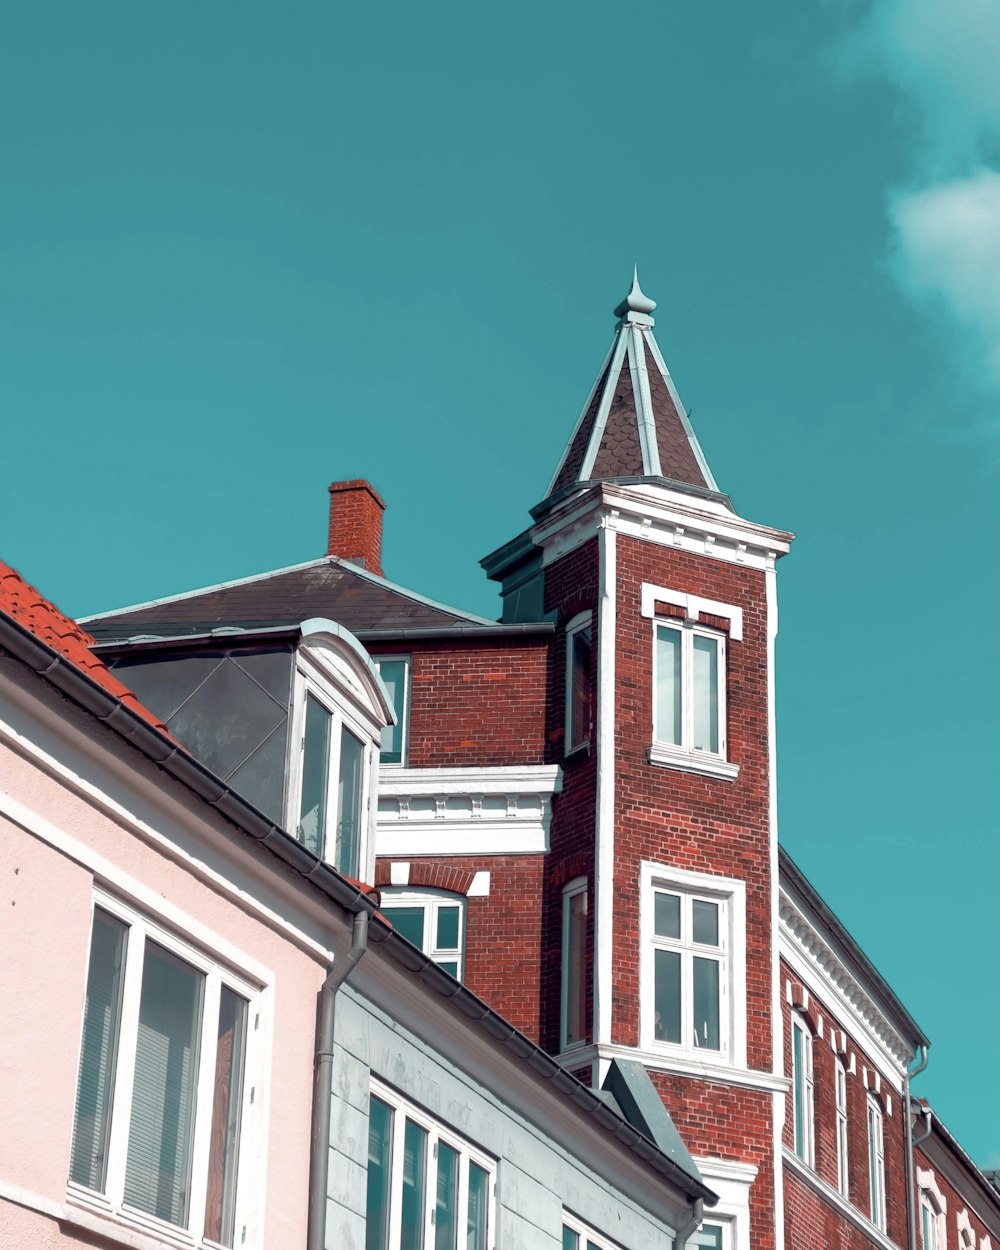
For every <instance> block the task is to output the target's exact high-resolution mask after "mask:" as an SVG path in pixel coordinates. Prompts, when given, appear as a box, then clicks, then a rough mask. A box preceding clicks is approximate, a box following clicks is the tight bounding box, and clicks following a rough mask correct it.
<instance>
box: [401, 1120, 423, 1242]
mask: <svg viewBox="0 0 1000 1250" xmlns="http://www.w3.org/2000/svg"><path fill="white" fill-rule="evenodd" d="M426 1174H427V1131H426V1129H422V1128H421V1127H420V1125H419V1124H414V1123H413V1121H412V1120H407V1121H406V1127H405V1128H404V1130H403V1202H402V1223H401V1226H400V1239H399V1245H400V1250H423V1244H424V1193H425V1191H426V1188H427V1175H426Z"/></svg>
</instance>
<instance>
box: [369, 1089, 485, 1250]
mask: <svg viewBox="0 0 1000 1250" xmlns="http://www.w3.org/2000/svg"><path fill="white" fill-rule="evenodd" d="M369 1092H370V1094H371V1095H374V1097H376V1098H378V1099H379V1100H380V1101H381V1102H384V1103H386V1104H387V1105H388V1106H389V1107H391V1108H392V1111H393V1117H392V1147H391V1150H390V1155H389V1173H390V1181H389V1239H388V1246H389V1250H397V1247H398V1246H399V1242H400V1232H401V1224H400V1221H401V1208H402V1192H403V1161H404V1148H403V1140H404V1133H405V1129H406V1121H407V1120H412V1121H413V1122H414V1123H415V1124H418V1125H419V1126H420V1128H422V1129H423V1130H424V1131H425V1132H426V1133H427V1147H428V1149H427V1160H426V1163H427V1173H426V1176H425V1178H424V1184H425V1191H424V1192H425V1200H424V1221H425V1223H424V1241H423V1244H424V1245H425V1246H431V1245H433V1244H434V1224H433V1213H434V1208H435V1201H434V1195H435V1193H436V1191H437V1158H438V1149H437V1147H438V1144H439V1143H440V1142H444V1143H445V1145H447V1146H450V1147H451V1148H452V1150H454V1151H456V1152H457V1154H458V1158H459V1173H458V1176H459V1182H458V1202H457V1206H456V1213H455V1225H456V1227H457V1228H458V1229H459V1235H460V1237H461V1236H462V1233H461V1230H462V1229H464V1228H465V1227H466V1221H467V1219H468V1202H469V1164H470V1163H475V1164H477V1165H478V1166H479V1167H480V1168H482V1169H483V1171H484V1172H486V1173H487V1175H488V1176H489V1198H488V1201H487V1208H486V1211H487V1214H486V1219H487V1234H486V1244H487V1247H488V1248H489V1250H494V1248H495V1246H496V1238H497V1233H496V1172H497V1164H496V1160H495V1159H494V1158H492V1157H491V1156H490V1155H488V1154H485V1153H484V1152H483V1151H482V1150H480V1149H479V1148H478V1147H477V1146H475V1145H473V1144H472V1143H471V1142H469V1141H467V1140H466V1139H465V1138H464V1137H461V1136H459V1134H457V1133H455V1132H454V1131H453V1130H452V1129H450V1128H448V1127H447V1126H446V1125H444V1124H442V1123H441V1122H440V1121H439V1120H436V1119H435V1118H434V1117H433V1116H431V1115H428V1114H427V1112H426V1111H424V1110H423V1109H422V1108H420V1107H417V1106H415V1105H414V1104H413V1103H412V1102H410V1101H409V1099H407V1098H404V1097H403V1095H402V1094H400V1093H398V1092H397V1091H396V1090H394V1089H392V1088H391V1087H390V1086H388V1085H386V1084H384V1082H382V1081H380V1080H379V1079H378V1078H377V1077H376V1076H374V1075H373V1076H372V1077H371V1079H370V1082H369ZM369 1106H370V1103H369Z"/></svg>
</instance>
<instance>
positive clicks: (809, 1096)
mask: <svg viewBox="0 0 1000 1250" xmlns="http://www.w3.org/2000/svg"><path fill="white" fill-rule="evenodd" d="M791 1027H792V1149H793V1150H794V1151H795V1154H796V1155H797V1156H798V1157H799V1158H800V1159H801V1160H802V1162H803V1163H804V1164H805V1165H806V1166H807V1167H810V1168H814V1167H815V1166H816V1099H815V1084H814V1077H813V1035H812V1029H810V1027H809V1022H808V1020H806V1018H805V1017H804V1016H803V1015H802V1014H801V1012H798V1011H793V1012H792V1026H791ZM796 1035H798V1036H799V1037H801V1039H802V1046H801V1054H802V1067H801V1070H800V1068H799V1065H798V1064H797V1063H796V1061H795V1051H796V1047H795V1038H796ZM800 1104H801V1112H802V1115H801V1120H802V1134H803V1135H802V1138H801V1140H800V1138H799V1133H798V1125H799V1119H800V1116H799V1110H800Z"/></svg>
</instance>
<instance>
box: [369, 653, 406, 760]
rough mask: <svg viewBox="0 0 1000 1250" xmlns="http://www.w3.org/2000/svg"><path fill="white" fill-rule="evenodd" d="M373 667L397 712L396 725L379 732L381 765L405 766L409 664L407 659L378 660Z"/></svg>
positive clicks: (388, 726) (386, 658)
mask: <svg viewBox="0 0 1000 1250" xmlns="http://www.w3.org/2000/svg"><path fill="white" fill-rule="evenodd" d="M375 667H376V668H377V669H378V672H379V676H380V677H381V678H382V681H383V683H384V684H385V688H386V690H387V691H388V692H389V698H390V699H391V700H392V706H393V708H394V709H395V711H396V723H395V725H386V727H385V728H384V729H383V730H382V749H381V754H380V757H379V758H380V762H381V763H383V764H405V763H406V758H407V752H408V750H409V745H410V743H409V728H410V661H409V658H397V657H393V658H391V659H390V658H388V657H385V658H382V657H379V658H376V660H375Z"/></svg>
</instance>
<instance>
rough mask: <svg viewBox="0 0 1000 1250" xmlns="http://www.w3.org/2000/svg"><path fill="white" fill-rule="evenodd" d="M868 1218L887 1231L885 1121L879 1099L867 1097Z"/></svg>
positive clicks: (877, 1226) (871, 1096)
mask: <svg viewBox="0 0 1000 1250" xmlns="http://www.w3.org/2000/svg"><path fill="white" fill-rule="evenodd" d="M866 1106H867V1111H866V1120H867V1125H868V1218H869V1219H870V1220H871V1222H872V1223H873V1224H874V1225H875V1227H876V1228H878V1229H881V1231H882V1232H885V1123H884V1117H883V1115H882V1108H881V1107H880V1106H879V1104H878V1100H877V1099H876V1098H875V1097H874V1096H873V1095H872V1094H869V1095H868V1097H867V1103H866Z"/></svg>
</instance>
